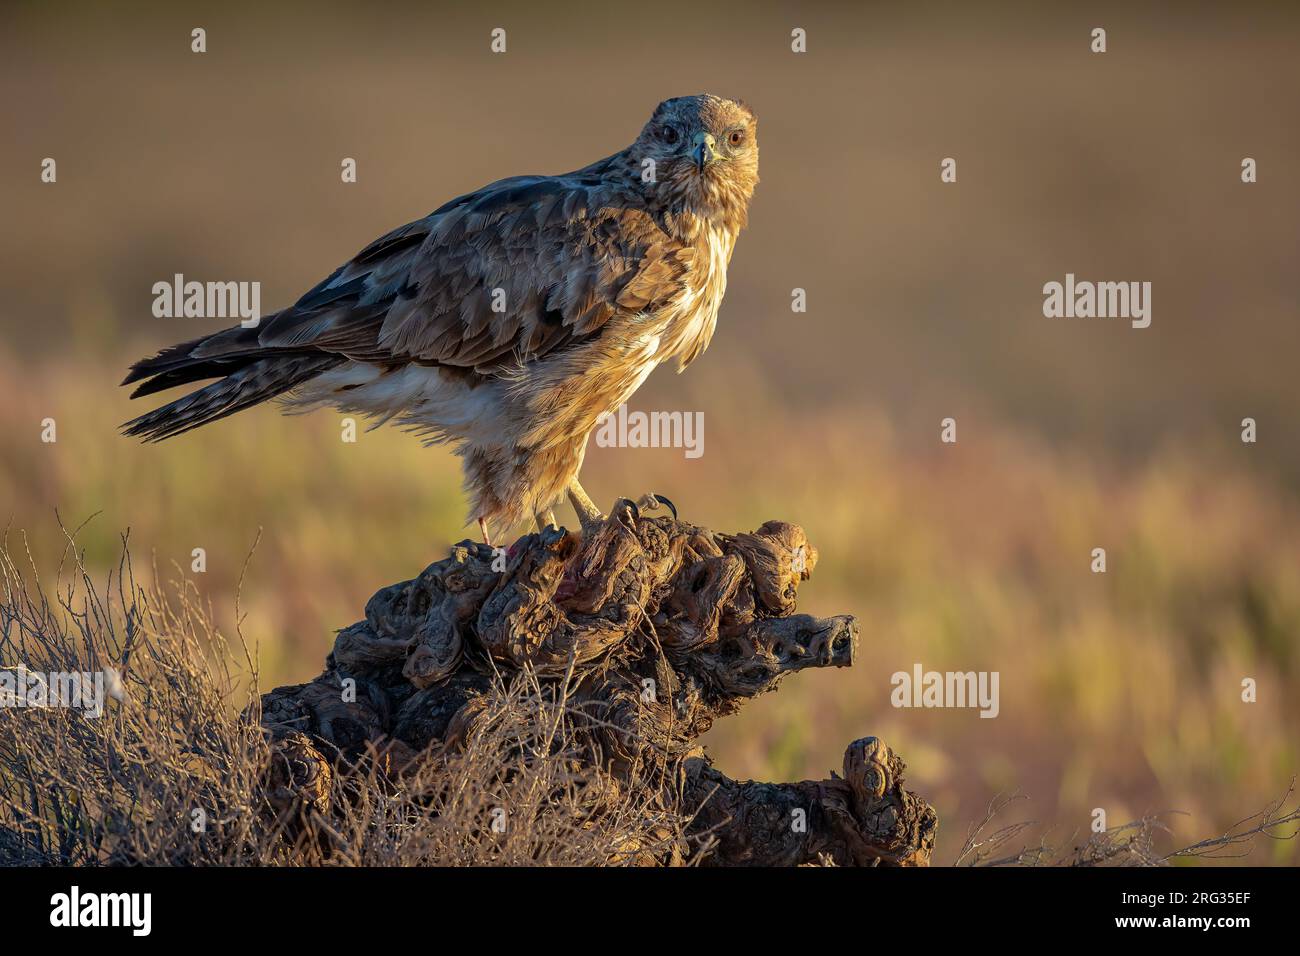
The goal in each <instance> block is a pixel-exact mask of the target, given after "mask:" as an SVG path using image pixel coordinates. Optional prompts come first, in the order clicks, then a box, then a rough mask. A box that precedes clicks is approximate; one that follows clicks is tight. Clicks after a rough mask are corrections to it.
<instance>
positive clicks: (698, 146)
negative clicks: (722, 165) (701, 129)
mask: <svg viewBox="0 0 1300 956" xmlns="http://www.w3.org/2000/svg"><path fill="white" fill-rule="evenodd" d="M721 158H722V157H720V156H719V155H718V150H717V141H716V140H714V138H713V134H712V133H696V134H695V136H694V137H692V138H691V160H692V161H693V162H694V163H695V169H696V170H697V171H698V172H704V167H705V166H707V165H709V163H715V162H717V161H718V160H719V159H721Z"/></svg>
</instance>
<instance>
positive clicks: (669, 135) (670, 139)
mask: <svg viewBox="0 0 1300 956" xmlns="http://www.w3.org/2000/svg"><path fill="white" fill-rule="evenodd" d="M662 135H663V138H664V142H665V143H667V144H668V145H669V146H671V145H672V144H673V143H675V142H677V138H678V135H679V134H678V132H677V129H676V128H675V127H672V126H665V127H664V129H663V134H662Z"/></svg>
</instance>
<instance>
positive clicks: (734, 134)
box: [727, 129, 745, 146]
mask: <svg viewBox="0 0 1300 956" xmlns="http://www.w3.org/2000/svg"><path fill="white" fill-rule="evenodd" d="M744 141H745V131H744V130H740V129H733V130H732V131H731V135H730V136H728V137H727V142H728V143H730V144H731V145H732V146H739V145H740V144H741V143H743V142H744Z"/></svg>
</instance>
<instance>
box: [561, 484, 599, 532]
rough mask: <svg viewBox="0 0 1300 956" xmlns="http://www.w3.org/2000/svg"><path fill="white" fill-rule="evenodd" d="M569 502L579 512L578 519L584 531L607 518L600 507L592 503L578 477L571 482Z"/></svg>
mask: <svg viewBox="0 0 1300 956" xmlns="http://www.w3.org/2000/svg"><path fill="white" fill-rule="evenodd" d="M569 503H570V504H572V505H573V510H574V511H576V512H577V513H578V521H579V523H581V525H582V530H583V531H586V530H588V529H589V528H592V527H594V526H595V525H598V524H600V523H601V522H602V521H604V520H605V516H604V515H603V514H601V513H600V509H599V508H597V507H596V506H595V504H593V503H592V500H591V498H589V497H588V496H587V493H586V492H585V491H583V490H582V485H580V484H578V479H577V478H574V479H573V480H572V481H570V482H569Z"/></svg>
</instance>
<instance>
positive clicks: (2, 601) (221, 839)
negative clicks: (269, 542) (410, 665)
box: [0, 536, 701, 866]
mask: <svg viewBox="0 0 1300 956" xmlns="http://www.w3.org/2000/svg"><path fill="white" fill-rule="evenodd" d="M73 540H74V539H73V537H72V536H69V537H68V542H67V548H66V549H65V551H64V558H65V562H66V566H65V565H61V566H60V573H59V574H58V577H57V580H56V581H55V583H54V584H53V585H52V586H51V587H49V589H48V591H47V589H46V588H45V587H43V586H42V584H41V582H40V580H39V578H38V577H37V575H36V572H35V570H34V568H33V566H32V564H31V562H30V560H28V559H27V557H26V555H25V554H23V555H21V556H20V557H19V559H17V560H16V559H15V555H14V553H13V551H11V550H10V549H9V548H8V547H7V546H6V547H5V548H4V549H3V550H0V582H2V584H3V594H2V595H0V664H2V665H3V666H4V667H7V668H16V667H18V666H20V665H21V666H25V667H26V668H27V669H28V670H29V671H35V672H46V673H49V672H85V671H101V672H102V671H108V670H112V671H114V672H116V674H117V675H118V676H119V678H120V692H119V693H118V694H117V695H116V696H117V699H115V700H109V701H108V702H107V707H106V709H105V711H104V713H103V714H102V716H99V717H94V716H88V715H87V714H85V713H83V712H82V711H81V710H77V709H70V708H66V707H51V706H46V707H3V708H0V863H2V864H15V863H25V864H61V865H73V866H92V865H106V864H107V865H112V864H138V865H181V864H187V865H321V864H328V865H358V866H403V865H486V864H492V865H592V864H601V865H626V864H637V863H646V862H656V861H680V860H681V859H683V858H684V857H686V856H687V855H688V852H689V849H690V848H689V847H688V844H687V840H686V838H685V836H684V832H683V831H684V826H685V824H686V822H687V821H686V819H684V818H683V817H681V816H680V815H679V814H678V813H676V812H675V810H674V809H673V808H672V807H671V806H668V805H665V804H664V803H663V802H662V800H661V798H660V797H659V796H658V795H657V791H656V790H655V789H654V788H650V787H637V786H636V781H633V782H632V783H631V784H628V783H622V784H620V783H617V782H615V781H614V780H612V779H611V778H609V777H608V776H607V775H605V774H603V773H601V772H599V771H594V770H592V769H590V768H589V767H588V766H587V764H586V762H585V761H584V759H583V757H584V754H583V752H582V743H581V741H580V738H579V737H578V736H577V735H576V734H575V733H573V731H572V726H571V723H570V717H571V716H572V715H571V713H570V711H569V706H568V702H567V693H566V688H565V687H564V686H563V685H560V686H558V687H556V686H552V687H551V688H546V687H543V686H542V685H541V684H539V683H538V682H537V681H536V679H535V678H532V677H531V676H530V675H527V674H525V675H519V676H518V677H517V678H516V679H514V680H511V681H508V682H507V681H504V680H501V681H498V683H497V684H496V686H495V687H494V689H493V690H492V691H491V692H490V693H489V694H487V695H486V700H485V704H484V711H483V716H482V718H481V719H480V720H478V721H476V722H475V724H474V729H473V731H472V733H471V734H470V736H469V738H468V739H467V740H466V741H465V745H464V748H463V750H461V751H458V752H456V753H443V754H434V755H433V759H431V760H428V761H426V762H425V763H424V764H423V765H422V767H421V768H420V769H419V770H418V771H416V772H414V773H412V774H410V775H408V776H405V777H403V778H401V779H399V780H397V781H396V782H393V781H390V780H389V779H388V778H387V777H386V776H385V775H384V774H382V773H381V772H380V771H379V769H378V762H377V760H375V759H373V758H365V759H363V760H361V761H360V762H359V763H357V764H356V765H354V766H352V767H350V768H349V769H348V772H346V773H336V774H334V775H333V776H332V778H331V781H330V783H329V787H330V800H329V804H330V806H331V808H332V809H330V810H327V811H326V812H318V811H316V810H302V809H301V808H298V809H295V810H293V811H284V812H277V811H276V810H275V809H274V808H273V807H272V805H271V803H270V802H269V801H268V799H267V797H266V796H265V795H264V793H265V788H264V787H263V781H264V770H265V768H267V767H268V761H269V760H271V757H272V754H271V750H270V748H269V746H268V743H267V741H266V740H265V739H264V736H263V733H262V731H261V728H260V726H259V723H258V720H259V707H258V695H257V668H256V653H255V650H254V649H252V648H250V647H248V646H247V645H246V644H245V643H244V641H243V640H242V638H239V637H237V638H236V639H235V640H233V641H228V640H227V639H226V638H225V637H223V635H222V634H221V632H220V631H219V630H218V629H217V627H216V626H215V624H214V621H213V618H212V614H211V611H210V609H208V608H206V607H205V606H204V605H203V603H202V601H201V600H200V598H199V596H198V594H197V592H196V591H195V589H194V588H193V585H192V584H190V583H188V582H186V581H185V580H183V579H181V580H179V581H178V582H177V583H176V584H175V585H173V586H170V587H168V588H161V587H157V586H153V585H150V586H147V587H146V586H143V585H139V584H137V582H136V580H135V577H134V574H133V572H132V568H131V563H130V560H129V556H128V552H127V551H126V548H125V544H126V542H125V540H124V541H123V551H122V558H121V560H120V562H119V564H118V567H117V569H116V570H115V571H114V572H113V573H112V574H111V575H110V576H109V578H108V581H107V583H106V584H105V585H104V586H102V587H98V588H97V587H96V586H95V584H94V582H93V581H92V578H91V576H90V574H89V573H88V572H87V571H86V569H85V567H84V565H83V564H82V561H81V556H80V555H79V554H78V553H77V552H76V551H75V545H74V543H73ZM235 661H239V662H240V663H239V665H238V666H236V665H235V664H234V663H232V662H235ZM494 823H496V824H497V825H496V826H494ZM200 824H201V825H200ZM700 856H701V854H700V853H698V852H696V853H694V854H693V856H692V862H695V861H697V860H698V858H700Z"/></svg>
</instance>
